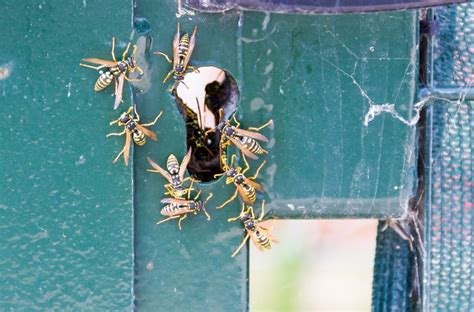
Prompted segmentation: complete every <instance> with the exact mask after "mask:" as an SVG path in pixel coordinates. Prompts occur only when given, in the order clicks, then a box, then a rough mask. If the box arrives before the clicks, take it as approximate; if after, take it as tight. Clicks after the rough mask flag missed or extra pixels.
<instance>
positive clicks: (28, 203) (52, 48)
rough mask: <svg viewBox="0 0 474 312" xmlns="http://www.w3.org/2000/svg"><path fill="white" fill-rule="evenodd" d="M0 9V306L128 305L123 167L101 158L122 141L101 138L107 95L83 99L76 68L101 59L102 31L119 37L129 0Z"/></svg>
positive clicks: (90, 78) (89, 84)
mask: <svg viewBox="0 0 474 312" xmlns="http://www.w3.org/2000/svg"><path fill="white" fill-rule="evenodd" d="M0 11H1V12H2V18H1V19H0V29H2V31H1V32H0V41H1V42H2V48H1V49H0V66H2V68H4V69H5V68H7V69H8V71H9V76H8V75H4V76H3V79H2V80H0V115H1V116H2V118H1V120H2V123H1V124H0V132H1V133H2V134H1V139H0V150H1V153H0V174H1V180H0V193H1V198H0V293H1V295H0V307H1V310H12V311H13V310H14V311H25V310H37V311H44V310H65V309H66V308H67V310H82V311H84V310H94V311H99V310H109V311H110V310H114V311H125V310H130V309H131V308H132V304H133V299H132V282H133V266H132V263H133V259H132V251H133V245H132V243H133V236H132V225H133V223H132V213H133V211H132V205H131V183H130V182H131V169H130V168H125V167H124V166H123V165H122V164H116V165H112V159H113V157H114V156H115V154H116V153H117V152H118V151H119V150H120V148H121V146H122V144H123V143H122V141H121V140H113V139H106V138H105V135H106V134H107V133H108V132H109V131H110V127H109V126H108V122H109V121H110V120H112V119H113V118H116V112H113V110H112V105H113V98H112V97H110V95H111V92H112V90H108V91H106V92H105V93H102V94H95V92H94V91H93V86H94V82H95V79H97V77H98V74H97V73H96V72H94V71H92V70H88V69H83V68H80V67H79V61H80V59H81V58H82V57H87V56H90V57H94V56H95V57H102V58H109V57H110V54H109V53H110V52H109V51H110V44H111V43H110V40H111V37H112V36H116V37H117V38H120V39H121V40H122V41H120V43H121V44H122V45H123V44H124V41H123V40H127V38H128V37H129V33H130V8H129V4H128V3H127V2H122V3H121V4H120V3H117V2H116V1H100V3H99V1H54V3H53V2H52V1H49V2H46V1H44V2H40V1H25V2H22V4H21V5H20V4H19V3H18V2H17V1H2V3H1V4H0ZM109 21H113V22H112V23H110V22H109ZM3 74H5V71H3ZM6 76H8V77H6ZM127 94H128V96H129V93H127Z"/></svg>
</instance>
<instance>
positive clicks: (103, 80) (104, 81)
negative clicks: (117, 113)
mask: <svg viewBox="0 0 474 312" xmlns="http://www.w3.org/2000/svg"><path fill="white" fill-rule="evenodd" d="M112 80H114V75H113V74H112V73H111V72H110V70H106V71H105V72H103V73H102V74H100V76H99V78H98V79H97V81H96V82H95V86H94V90H95V91H101V90H104V89H105V88H107V87H108V86H109V85H110V84H111V83H112Z"/></svg>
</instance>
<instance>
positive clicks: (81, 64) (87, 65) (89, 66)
mask: <svg viewBox="0 0 474 312" xmlns="http://www.w3.org/2000/svg"><path fill="white" fill-rule="evenodd" d="M79 66H82V67H87V68H92V69H95V70H100V69H102V68H104V67H107V66H105V65H100V66H92V65H89V64H83V63H80V64H79Z"/></svg>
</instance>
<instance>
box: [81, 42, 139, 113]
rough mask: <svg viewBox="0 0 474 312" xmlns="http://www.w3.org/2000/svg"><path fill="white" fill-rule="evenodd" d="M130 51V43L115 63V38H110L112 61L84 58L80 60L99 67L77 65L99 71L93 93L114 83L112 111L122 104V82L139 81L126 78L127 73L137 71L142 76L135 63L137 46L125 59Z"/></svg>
mask: <svg viewBox="0 0 474 312" xmlns="http://www.w3.org/2000/svg"><path fill="white" fill-rule="evenodd" d="M129 50H130V42H129V43H128V45H127V48H126V49H125V51H124V52H123V54H122V60H121V61H117V59H116V57H115V38H112V52H111V53H112V59H113V61H108V60H102V59H98V58H85V59H82V61H83V62H88V63H92V64H97V65H100V66H92V65H88V64H83V63H80V64H79V65H81V66H83V67H87V68H92V69H95V70H98V71H99V74H100V76H99V78H97V81H96V83H95V86H94V90H95V91H102V90H104V89H105V88H107V87H108V86H109V85H110V84H111V83H112V80H114V82H115V93H114V94H115V103H114V109H117V107H118V106H119V104H120V103H121V102H122V94H123V84H124V80H127V81H129V82H130V81H140V79H132V78H129V77H128V74H129V73H133V72H134V71H135V70H137V71H138V72H139V73H140V75H143V70H142V69H141V68H140V66H138V65H137V61H136V54H137V46H136V45H134V46H133V51H132V55H131V56H129V57H127V54H128V51H129Z"/></svg>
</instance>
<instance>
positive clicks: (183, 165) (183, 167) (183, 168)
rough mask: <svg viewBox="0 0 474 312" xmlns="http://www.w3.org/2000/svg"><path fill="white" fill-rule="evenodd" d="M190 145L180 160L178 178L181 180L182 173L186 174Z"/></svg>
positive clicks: (189, 157) (190, 150) (189, 158)
mask: <svg viewBox="0 0 474 312" xmlns="http://www.w3.org/2000/svg"><path fill="white" fill-rule="evenodd" d="M191 152H192V149H191V147H190V148H189V151H188V153H187V154H186V156H184V158H183V161H181V165H180V166H179V178H180V179H181V181H182V180H183V179H184V175H185V174H186V168H187V167H188V163H189V161H190V160H191Z"/></svg>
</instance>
